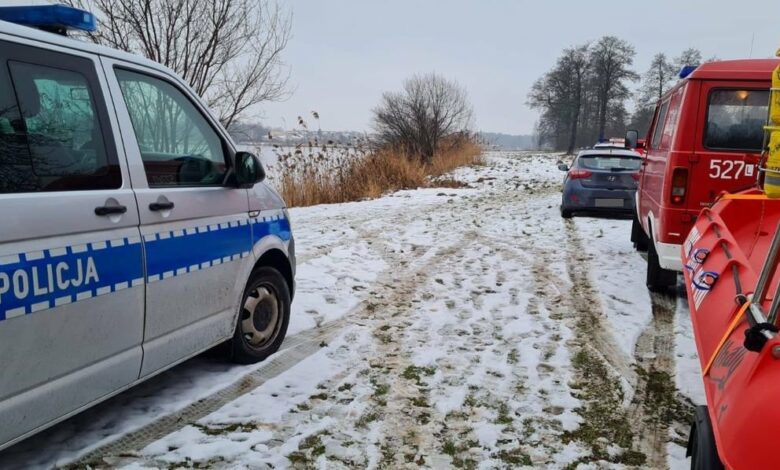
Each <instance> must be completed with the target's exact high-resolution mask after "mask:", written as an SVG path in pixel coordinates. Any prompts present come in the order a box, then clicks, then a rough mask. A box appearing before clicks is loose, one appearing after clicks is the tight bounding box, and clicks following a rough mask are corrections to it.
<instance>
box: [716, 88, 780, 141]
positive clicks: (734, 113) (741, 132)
mask: <svg viewBox="0 0 780 470" xmlns="http://www.w3.org/2000/svg"><path fill="white" fill-rule="evenodd" d="M768 105H769V90H713V91H712V93H710V99H709V106H708V109H707V128H706V130H705V136H704V146H705V147H707V148H709V149H722V150H748V151H757V152H758V151H761V147H762V145H763V142H764V123H765V122H766V117H767V107H768Z"/></svg>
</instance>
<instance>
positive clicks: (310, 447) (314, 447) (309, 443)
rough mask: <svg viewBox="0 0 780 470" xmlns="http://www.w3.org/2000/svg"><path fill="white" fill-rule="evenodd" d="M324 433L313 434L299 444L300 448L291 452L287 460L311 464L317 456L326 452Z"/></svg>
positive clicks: (299, 463)
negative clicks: (323, 440) (323, 439)
mask: <svg viewBox="0 0 780 470" xmlns="http://www.w3.org/2000/svg"><path fill="white" fill-rule="evenodd" d="M322 434H326V433H319V434H312V435H311V436H308V437H306V438H305V439H303V440H302V441H301V442H300V443H299V444H298V450H296V451H294V452H291V453H290V454H289V455H288V456H287V460H289V461H290V463H292V464H298V465H305V466H310V465H312V464H313V463H314V461H315V460H317V457H319V456H320V455H323V454H324V453H325V445H324V444H323V443H322V437H321V435H322Z"/></svg>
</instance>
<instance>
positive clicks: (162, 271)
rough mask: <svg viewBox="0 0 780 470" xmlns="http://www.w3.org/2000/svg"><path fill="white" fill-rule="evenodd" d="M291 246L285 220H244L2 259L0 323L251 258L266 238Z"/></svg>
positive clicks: (282, 218) (289, 231) (268, 218)
mask: <svg viewBox="0 0 780 470" xmlns="http://www.w3.org/2000/svg"><path fill="white" fill-rule="evenodd" d="M269 235H270V236H276V237H278V238H280V239H282V240H284V241H287V240H290V238H291V236H292V233H291V230H290V222H289V220H287V219H286V218H285V217H282V216H272V217H265V218H255V219H248V220H247V219H244V220H243V221H232V222H223V223H221V224H213V225H209V226H201V227H193V228H188V229H184V230H177V231H166V232H160V233H155V234H151V235H146V236H145V237H144V247H145V250H146V259H147V262H148V265H147V273H146V276H144V269H143V266H142V263H141V260H142V258H143V252H142V249H141V247H142V245H141V241H140V240H139V239H138V238H137V237H136V238H134V239H128V238H124V239H120V240H112V241H104V242H94V243H88V244H85V245H74V246H68V247H64V248H58V249H54V248H53V249H48V250H43V251H41V252H31V253H20V254H18V255H11V256H3V257H0V321H3V320H7V319H10V318H14V317H17V316H21V315H25V314H30V313H34V312H37V311H42V310H48V309H51V308H54V307H56V306H59V305H64V304H67V303H74V302H78V301H81V300H86V299H88V298H92V297H97V296H100V295H106V294H110V293H112V292H116V291H118V290H122V289H126V288H130V287H136V286H139V285H142V284H143V283H144V282H155V281H159V280H162V279H165V278H167V277H172V276H179V275H183V274H186V273H189V272H194V271H198V270H201V269H207V268H209V267H211V266H215V265H217V264H221V263H223V262H227V261H232V260H235V259H239V258H242V257H246V256H249V255H250V254H251V252H252V246H253V245H254V244H255V243H257V242H258V241H260V240H261V239H262V238H264V237H267V236H269Z"/></svg>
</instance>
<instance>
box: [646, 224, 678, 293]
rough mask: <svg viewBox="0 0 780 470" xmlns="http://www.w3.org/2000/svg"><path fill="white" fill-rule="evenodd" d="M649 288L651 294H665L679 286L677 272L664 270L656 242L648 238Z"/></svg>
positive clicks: (647, 281)
mask: <svg viewBox="0 0 780 470" xmlns="http://www.w3.org/2000/svg"><path fill="white" fill-rule="evenodd" d="M646 284H647V288H648V289H650V291H651V292H664V291H666V290H668V289H669V288H670V287H674V286H675V285H677V272H676V271H671V270H669V269H664V268H662V267H661V264H660V263H659V260H658V252H657V251H656V249H655V242H653V240H652V239H651V238H649V237H648V241H647V279H646Z"/></svg>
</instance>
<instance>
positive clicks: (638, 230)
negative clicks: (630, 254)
mask: <svg viewBox="0 0 780 470" xmlns="http://www.w3.org/2000/svg"><path fill="white" fill-rule="evenodd" d="M631 242H632V243H633V244H634V248H636V251H641V252H645V251H647V235H646V234H645V229H643V228H642V225H641V224H640V223H639V219H638V218H637V216H636V214H634V218H633V220H632V222H631Z"/></svg>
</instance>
